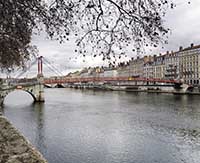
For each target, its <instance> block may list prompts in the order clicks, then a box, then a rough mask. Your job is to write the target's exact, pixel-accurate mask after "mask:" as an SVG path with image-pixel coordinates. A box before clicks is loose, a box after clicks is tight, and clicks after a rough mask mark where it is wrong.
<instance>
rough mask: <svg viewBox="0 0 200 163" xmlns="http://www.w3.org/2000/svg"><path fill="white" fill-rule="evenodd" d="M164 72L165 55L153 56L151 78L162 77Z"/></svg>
mask: <svg viewBox="0 0 200 163" xmlns="http://www.w3.org/2000/svg"><path fill="white" fill-rule="evenodd" d="M164 72H165V55H161V54H160V55H159V56H155V57H154V62H153V78H156V79H163V78H164Z"/></svg>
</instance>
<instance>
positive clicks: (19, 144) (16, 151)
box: [0, 113, 47, 163]
mask: <svg viewBox="0 0 200 163" xmlns="http://www.w3.org/2000/svg"><path fill="white" fill-rule="evenodd" d="M0 114H1V113H0ZM0 163H47V161H46V160H45V159H44V158H43V156H42V155H41V154H40V153H39V152H38V151H37V150H36V149H35V148H34V147H33V146H32V145H31V144H30V143H29V142H28V141H27V140H26V139H25V138H24V136H23V135H22V134H20V132H19V131H18V130H17V129H16V128H15V127H13V125H12V124H11V123H10V122H9V121H8V120H7V119H6V118H5V117H4V116H2V115H0Z"/></svg>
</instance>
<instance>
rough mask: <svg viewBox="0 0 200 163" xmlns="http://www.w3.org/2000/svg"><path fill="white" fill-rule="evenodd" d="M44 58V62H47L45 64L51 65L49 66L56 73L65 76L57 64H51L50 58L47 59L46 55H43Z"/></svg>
mask: <svg viewBox="0 0 200 163" xmlns="http://www.w3.org/2000/svg"><path fill="white" fill-rule="evenodd" d="M43 60H44V62H46V64H45V65H49V66H48V67H49V68H50V69H51V70H52V71H53V72H54V73H56V74H57V75H59V76H64V75H63V73H62V72H60V70H58V69H57V68H56V67H55V66H53V65H52V64H51V62H50V61H48V60H47V59H46V58H44V57H43Z"/></svg>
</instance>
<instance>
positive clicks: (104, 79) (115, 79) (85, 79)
mask: <svg viewBox="0 0 200 163" xmlns="http://www.w3.org/2000/svg"><path fill="white" fill-rule="evenodd" d="M123 81H138V82H154V83H174V84H175V83H182V82H181V81H180V80H169V79H158V78H134V77H83V78H78V77H77V78H62V79H45V80H44V83H45V84H63V83H80V82H123Z"/></svg>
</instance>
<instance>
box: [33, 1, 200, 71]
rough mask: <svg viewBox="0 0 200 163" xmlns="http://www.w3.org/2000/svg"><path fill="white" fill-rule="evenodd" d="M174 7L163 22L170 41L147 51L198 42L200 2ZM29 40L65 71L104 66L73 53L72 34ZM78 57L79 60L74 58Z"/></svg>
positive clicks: (154, 52)
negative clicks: (61, 40) (64, 37)
mask: <svg viewBox="0 0 200 163" xmlns="http://www.w3.org/2000/svg"><path fill="white" fill-rule="evenodd" d="M175 3H176V4H177V7H176V8H175V9H173V10H169V11H168V12H167V15H166V17H165V19H164V20H165V25H166V27H169V28H170V29H171V31H172V33H171V35H169V40H168V41H169V44H167V45H164V48H163V49H162V48H161V46H160V47H158V48H152V50H151V51H150V50H146V54H148V55H150V54H159V53H164V52H166V51H167V50H169V51H171V50H178V48H179V46H183V47H186V46H189V45H190V44H191V43H194V44H199V43H200V36H199V33H200V21H199V18H200V1H199V0H191V4H190V5H189V4H188V3H187V1H183V0H176V1H175ZM32 43H33V44H35V45H37V47H38V49H39V55H42V56H44V57H46V58H47V59H48V60H50V61H51V62H52V64H53V65H54V66H55V67H57V68H58V69H60V70H61V71H62V72H64V73H66V72H69V71H73V70H77V69H80V68H82V67H89V66H96V65H105V64H106V63H105V62H102V60H101V58H100V57H97V58H93V57H89V56H88V57H86V58H82V57H81V56H78V55H77V54H76V53H75V48H76V46H75V38H73V37H71V38H70V41H68V42H66V43H63V44H60V43H58V42H57V41H52V40H49V39H47V37H46V35H45V34H44V33H42V34H41V35H39V36H36V35H34V36H33V38H32ZM127 53H128V56H129V57H133V56H135V53H133V52H132V51H131V48H130V47H129V49H128V50H127ZM76 58H78V59H76Z"/></svg>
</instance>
